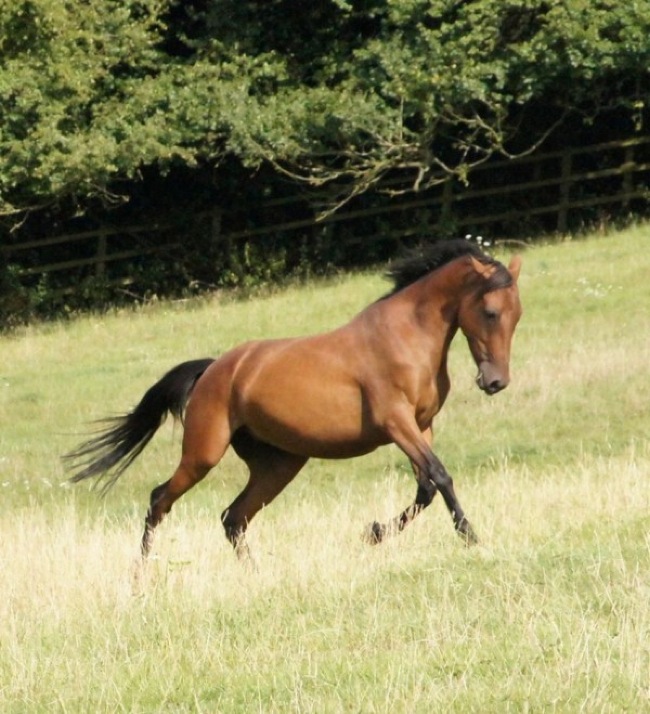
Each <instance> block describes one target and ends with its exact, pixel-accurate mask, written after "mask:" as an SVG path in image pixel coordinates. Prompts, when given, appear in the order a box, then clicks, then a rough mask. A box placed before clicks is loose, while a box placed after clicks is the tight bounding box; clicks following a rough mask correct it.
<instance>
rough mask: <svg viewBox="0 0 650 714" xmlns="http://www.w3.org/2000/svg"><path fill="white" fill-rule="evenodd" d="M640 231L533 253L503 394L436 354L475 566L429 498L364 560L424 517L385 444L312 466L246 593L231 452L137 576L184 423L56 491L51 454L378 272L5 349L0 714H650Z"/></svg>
mask: <svg viewBox="0 0 650 714" xmlns="http://www.w3.org/2000/svg"><path fill="white" fill-rule="evenodd" d="M649 233H650V226H648V225H640V226H637V227H634V228H630V229H627V230H625V231H622V232H619V233H612V234H610V235H606V236H600V237H591V238H588V239H584V240H574V241H565V242H562V243H556V244H549V245H540V246H536V247H533V248H530V249H527V250H526V251H525V254H524V264H523V269H522V276H521V280H520V284H521V292H522V300H523V303H524V310H525V313H524V317H523V318H522V322H521V323H520V326H519V328H518V332H517V336H516V340H515V345H514V354H513V362H512V373H513V381H512V384H511V386H510V387H509V388H508V390H506V391H505V392H503V393H502V394H499V395H498V396H495V397H493V398H492V399H490V398H488V397H486V396H485V395H483V394H481V392H480V391H479V390H478V389H476V387H475V386H474V383H473V378H474V374H475V368H474V367H473V365H472V363H471V358H470V357H469V353H468V350H467V348H466V345H465V344H464V341H463V339H462V338H458V339H457V341H456V342H455V343H454V345H453V349H452V358H451V373H452V382H453V386H452V392H451V396H450V398H449V400H448V403H447V405H446V406H445V410H444V411H443V413H442V414H441V415H440V416H439V418H438V419H437V420H436V423H435V427H436V436H435V449H436V452H437V454H438V455H439V456H440V458H441V459H442V460H443V462H444V463H445V464H446V465H447V467H448V469H449V471H450V472H451V473H452V474H453V475H454V477H455V482H456V489H457V492H458V494H459V497H460V500H461V503H462V504H463V506H464V508H465V510H466V512H467V514H468V517H469V518H470V520H471V521H472V523H473V525H474V527H475V528H476V530H477V532H478V535H479V537H480V539H481V544H480V545H479V546H477V547H475V548H470V549H466V548H464V547H463V545H462V543H461V541H460V539H458V538H457V537H456V536H455V534H454V532H453V528H452V525H451V521H450V518H449V515H448V514H447V512H446V509H445V508H444V505H443V503H442V501H438V499H436V501H434V504H433V505H432V506H431V508H430V509H429V510H428V511H427V512H426V513H425V514H424V515H423V516H422V517H421V518H420V519H419V520H418V521H417V522H416V523H414V524H413V525H412V526H411V527H409V529H407V530H406V531H405V532H404V533H403V534H402V535H401V536H399V537H398V538H396V539H393V540H391V541H388V542H386V543H385V544H382V545H381V546H379V547H375V548H373V547H370V546H367V545H365V544H364V543H363V542H362V540H361V538H360V535H361V533H362V531H363V528H364V526H365V525H366V524H367V523H368V522H370V521H372V520H374V519H375V518H380V519H385V518H387V517H390V516H393V515H395V514H396V513H397V512H398V511H399V510H401V508H403V507H404V506H405V505H407V504H408V503H410V502H411V501H412V498H413V496H414V491H415V486H414V481H413V478H412V476H411V474H410V470H409V467H408V464H407V462H406V459H405V458H404V457H403V456H402V455H401V454H400V453H399V452H398V451H397V450H396V449H394V448H392V447H391V448H385V449H381V450H379V451H377V452H375V453H374V454H371V455H369V456H367V457H364V458H362V459H357V460H354V461H342V462H326V461H314V462H311V463H310V464H309V465H308V466H307V468H306V469H305V470H304V471H303V473H301V475H300V476H299V477H298V479H297V480H296V481H295V482H294V484H292V485H291V486H290V487H289V488H288V489H287V491H286V492H285V493H284V494H282V496H280V497H279V498H278V500H277V501H276V502H274V503H273V504H272V505H271V506H270V507H269V508H268V509H265V510H264V511H263V512H262V513H261V514H260V515H259V516H258V518H256V519H255V521H254V522H253V524H252V526H251V528H250V531H249V533H250V536H249V542H250V544H251V548H252V549H253V551H254V553H255V556H256V561H257V570H256V571H255V572H251V571H250V570H248V569H246V568H243V567H242V566H241V565H240V564H239V563H238V562H237V561H236V559H235V557H234V556H233V554H232V552H231V548H230V546H229V545H228V543H227V542H226V540H225V538H224V537H223V533H222V529H221V525H220V522H219V514H220V513H221V511H222V510H223V508H224V507H225V506H226V505H227V504H228V503H230V501H231V500H232V498H233V497H234V496H235V495H236V493H237V492H238V491H239V490H240V489H241V487H242V486H243V484H244V482H245V471H244V467H243V466H242V465H241V464H240V463H239V462H237V460H236V459H235V458H234V457H232V456H227V457H226V459H225V460H224V462H223V463H222V464H221V465H220V466H219V467H218V469H216V470H215V472H214V473H213V474H212V475H211V476H210V477H208V478H207V479H206V480H205V481H204V482H203V483H202V484H200V485H199V486H198V487H196V488H195V489H194V490H193V491H191V492H190V493H189V494H188V495H187V496H186V497H185V498H184V499H183V500H181V501H180V502H179V503H178V504H177V505H176V506H175V508H174V511H173V512H172V514H171V515H170V517H169V518H168V519H167V520H166V521H165V522H164V523H163V525H162V526H161V527H160V528H159V529H158V531H157V540H156V544H155V557H154V559H153V560H152V561H151V563H150V567H149V568H148V570H147V571H146V573H145V574H144V576H143V577H142V578H140V579H139V580H136V579H134V577H133V565H134V562H135V559H136V556H137V549H138V540H139V537H140V534H141V526H142V519H143V516H144V512H145V510H146V506H147V500H148V494H149V491H150V490H151V488H152V487H153V486H155V485H156V484H157V483H159V482H161V481H163V480H165V479H166V478H168V476H169V475H170V471H171V469H173V467H174V466H175V462H176V460H177V458H178V454H179V436H180V427H175V428H174V427H172V426H171V425H169V426H165V427H164V428H163V429H162V430H161V432H160V434H159V435H158V436H157V437H156V439H155V440H154V442H153V443H152V445H151V446H150V447H149V448H148V450H147V451H146V452H145V453H144V454H143V456H142V457H141V458H140V459H139V460H138V462H136V464H135V465H134V466H133V467H132V469H131V470H130V471H129V472H127V474H126V475H125V476H124V477H123V479H122V480H121V481H120V482H119V484H118V485H117V486H116V488H115V489H114V490H113V491H111V492H110V494H109V495H108V496H107V497H106V498H104V499H102V498H99V497H98V495H97V493H96V492H93V491H92V490H91V489H90V488H88V487H87V485H86V484H83V485H79V486H76V487H69V486H68V485H67V484H66V483H65V478H66V475H65V474H64V472H63V470H62V467H61V463H60V459H59V457H60V455H61V454H62V453H63V452H65V451H66V450H68V449H70V448H72V447H73V446H74V445H76V443H77V442H78V441H79V439H80V437H81V436H82V431H83V429H84V426H87V424H88V422H89V421H91V420H93V419H96V418H99V417H101V416H104V415H106V414H112V413H116V412H121V411H123V410H125V409H126V408H130V407H131V406H133V405H134V403H135V402H136V401H137V400H139V398H140V396H141V395H142V393H143V391H144V390H145V389H146V388H147V387H148V386H150V385H151V384H152V383H153V382H154V381H155V380H156V379H158V377H159V376H161V374H162V373H163V372H164V371H166V370H167V369H168V368H169V367H171V366H172V365H174V364H176V363H178V362H181V361H183V360H185V359H190V358H194V357H202V356H207V355H216V354H218V353H220V352H222V351H224V350H226V349H227V348H229V347H231V346H233V345H235V344H237V343H238V342H240V341H243V340H244V339H247V338H251V337H260V336H265V337H272V336H279V335H288V334H301V333H307V332H315V331H320V330H323V329H326V328H328V327H333V326H336V325H338V324H340V323H341V322H343V321H344V320H347V319H348V318H349V317H351V316H352V315H353V314H354V313H355V312H357V311H358V310H359V309H361V308H362V307H363V306H365V305H366V304H367V303H368V302H370V301H371V300H374V299H375V298H376V297H378V296H379V295H381V294H382V293H383V292H384V291H385V290H386V284H385V283H384V282H383V280H382V278H381V276H380V272H379V271H378V272H377V273H376V274H374V273H373V274H370V273H369V274H362V275H352V276H342V277H340V278H337V279H332V280H329V281H327V282H320V283H314V284H310V285H307V286H296V287H292V288H287V289H283V290H281V291H277V292H275V293H273V294H269V295H266V296H260V297H257V298H256V299H252V300H249V301H237V300H234V299H232V298H228V297H227V296H223V295H221V296H214V297H212V298H210V299H204V300H197V301H193V302H180V303H159V304H156V305H151V306H147V307H145V308H141V309H138V310H135V311H122V312H119V313H116V314H109V315H104V316H91V317H82V318H79V319H75V320H74V321H71V322H69V323H67V324H48V325H42V326H36V327H32V328H28V329H25V330H24V331H22V332H20V333H17V334H15V335H12V336H3V337H1V338H0V489H1V493H2V499H1V500H0V543H1V544H2V546H1V548H0V559H1V561H2V566H1V568H2V570H1V572H2V578H1V580H0V711H2V712H11V713H16V714H23V713H25V712H27V713H29V714H31V712H43V713H45V712H47V713H48V714H50V713H51V712H83V713H86V712H129V713H130V714H135V713H138V712H179V713H180V712H264V713H266V712H314V713H316V712H318V713H319V714H320V713H323V712H361V713H365V712H387V713H388V712H390V713H391V714H392V713H394V712H425V711H426V712H430V711H434V712H481V713H483V712H494V713H495V714H496V713H501V712H562V713H564V712H588V713H591V712H612V713H618V712H623V711H630V712H643V711H650V606H649V603H650V483H649V472H650V442H649V440H648V435H649V434H650V367H649V362H650V263H649V261H648V257H647V256H648V248H649V247H650V239H649V237H648V234H649ZM499 257H502V258H503V259H504V260H505V259H506V258H507V256H506V255H504V254H500V255H499Z"/></svg>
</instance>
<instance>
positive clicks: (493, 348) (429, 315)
mask: <svg viewBox="0 0 650 714" xmlns="http://www.w3.org/2000/svg"><path fill="white" fill-rule="evenodd" d="M520 267H521V258H520V257H519V256H514V257H513V258H512V260H511V261H510V264H509V266H508V267H507V268H506V267H505V266H504V265H503V264H502V263H500V262H498V261H497V260H495V259H493V258H492V257H490V256H488V255H486V254H484V253H483V252H482V251H481V249H480V248H479V247H478V246H476V245H475V244H473V243H471V242H469V241H468V240H464V239H451V240H443V241H437V242H435V243H433V244H430V245H429V246H428V247H426V248H421V249H420V250H418V251H413V252H412V253H411V254H409V255H407V256H406V257H403V258H402V259H400V260H398V261H396V262H395V263H394V264H393V265H392V267H389V269H388V272H387V276H388V277H389V278H390V279H392V282H393V287H392V289H391V290H390V291H389V292H388V293H387V294H386V295H384V296H383V297H381V298H379V299H378V300H377V301H375V302H374V303H372V304H370V305H369V306H367V307H366V308H365V309H364V310H362V311H361V312H360V313H359V314H357V315H356V316H355V317H353V318H352V320H351V321H350V322H348V323H347V324H344V325H343V326H341V327H338V328H336V329H333V330H332V331H329V332H325V333H320V334H316V335H312V336H306V337H298V338H286V339H266V340H257V341H250V342H246V343H244V344H241V345H239V346H237V347H235V348H233V349H231V350H229V351H227V352H225V353H224V354H222V355H221V356H220V357H218V358H217V359H213V358H206V359H198V360H191V361H188V362H183V363H181V364H179V365H177V366H176V367H174V368H173V369H172V370H170V371H169V372H167V374H165V375H164V376H163V377H162V378H161V379H160V380H159V381H158V382H157V383H156V384H154V385H153V386H152V387H151V388H150V389H149V390H148V391H147V392H146V393H145V394H144V396H143V397H142V399H141V400H140V402H139V403H138V404H137V406H136V407H135V408H134V409H133V410H132V411H130V412H128V413H126V414H123V415H121V416H117V417H112V418H109V419H106V420H103V422H102V423H103V424H104V427H103V429H102V430H100V431H99V432H96V433H95V435H94V436H93V437H92V438H90V439H88V440H87V441H85V442H84V443H82V444H81V445H80V446H79V447H77V448H76V449H75V450H74V451H71V452H69V453H68V454H66V455H65V457H64V459H65V460H66V462H67V464H68V467H69V468H70V470H71V471H72V472H74V473H73V475H72V476H71V481H73V482H79V481H83V480H85V479H88V478H91V477H99V480H98V481H97V482H96V483H103V487H104V489H105V490H107V489H109V488H110V487H111V486H112V485H113V484H114V483H115V482H116V481H117V479H118V478H119V477H120V476H121V475H122V474H123V472H124V471H125V470H126V469H127V467H128V466H129V465H130V464H131V463H132V462H133V461H134V459H135V458H136V457H137V456H138V455H139V454H140V453H141V451H142V450H143V449H144V448H145V446H146V445H147V444H148V442H149V441H150V439H151V438H152V437H153V435H154V434H155V432H156V431H157V429H158V428H159V427H160V426H161V424H162V422H163V421H164V420H165V418H166V417H167V415H169V414H171V415H172V416H173V417H174V418H175V419H177V420H180V421H182V423H183V439H182V454H181V458H180V462H179V464H178V466H177V468H176V470H175V471H174V473H173V475H172V476H171V478H170V479H169V480H167V481H165V482H164V483H162V484H160V485H159V486H157V487H156V488H154V489H153V491H152V492H151V495H150V499H149V509H148V511H147V514H146V518H145V524H144V532H143V534H142V540H141V544H140V551H141V556H142V558H143V560H144V559H145V558H146V556H147V554H148V553H149V552H150V549H151V545H152V537H153V534H154V530H155V529H156V526H158V524H159V523H160V522H161V520H162V519H163V517H164V516H165V515H166V514H167V513H169V511H170V509H171V508H172V505H173V504H174V503H175V502H176V501H177V500H178V499H179V498H180V497H181V496H182V495H183V494H185V493H186V492H187V491H189V490H190V489H191V488H192V487H193V486H195V485H196V484H197V483H198V482H199V481H201V480H202V479H203V478H204V477H205V476H206V475H207V473H208V472H209V471H210V470H211V469H212V468H213V467H214V466H216V465H217V464H218V462H219V461H220V460H221V458H222V457H223V456H224V454H225V452H226V450H227V449H228V447H229V446H232V448H233V449H234V451H235V453H236V454H237V455H238V456H239V457H240V458H241V459H242V460H243V461H244V462H245V464H246V466H247V467H248V472H249V476H248V482H247V484H246V486H245V488H244V489H243V490H242V491H241V493H240V494H239V495H238V496H237V497H236V498H235V500H234V501H233V502H232V503H231V504H230V506H229V507H228V508H226V509H225V511H224V512H223V514H222V515H221V521H222V524H223V527H224V530H225V534H226V537H227V538H228V540H229V541H230V543H231V544H232V546H233V547H234V550H235V553H236V554H237V555H238V556H240V557H246V556H248V555H249V550H248V546H247V544H246V540H245V533H246V530H247V528H248V526H249V524H250V522H251V520H252V519H253V517H254V516H255V514H256V513H257V512H258V511H259V510H260V509H261V508H262V507H263V506H266V505H268V504H270V503H271V501H273V499H274V498H275V497H276V496H277V495H278V494H279V493H280V492H281V491H282V490H283V489H284V488H285V487H286V486H287V485H288V484H289V483H290V482H291V481H292V479H293V478H294V477H295V476H296V475H297V474H298V472H299V471H300V470H301V469H302V468H303V466H304V465H305V464H306V463H307V461H308V460H309V459H310V458H321V459H348V458H352V457H356V456H360V455H363V454H367V453H369V452H371V451H374V450H375V449H377V448H378V447H380V446H384V445H386V444H390V443H393V444H396V445H397V446H398V447H399V449H401V450H402V451H403V452H404V454H405V455H406V456H407V457H408V459H409V460H410V462H411V465H412V468H413V471H414V474H415V478H416V483H417V490H416V495H415V500H414V501H413V503H411V504H410V505H409V506H408V507H407V508H406V509H404V510H403V511H402V512H401V513H400V514H399V515H397V516H396V517H395V518H393V519H391V520H389V522H388V523H379V522H374V523H372V524H370V526H368V528H367V530H366V537H367V539H368V540H369V541H370V542H371V543H380V542H381V541H382V540H384V538H385V537H386V536H388V535H391V534H394V533H398V532H400V531H402V530H403V529H404V528H405V527H406V526H407V525H408V524H409V523H411V522H412V521H413V520H414V519H415V517H416V516H417V515H418V514H419V513H421V512H422V511H423V510H424V509H425V508H427V506H429V504H430V503H431V501H432V500H433V498H434V496H435V494H436V492H438V491H440V494H441V495H442V498H443V499H444V502H445V504H446V506H447V508H448V510H449V512H450V514H451V517H452V521H453V525H454V528H455V530H456V531H457V532H458V533H459V534H460V535H461V537H462V538H463V539H464V540H465V542H466V544H468V545H469V544H472V543H475V542H477V540H478V539H477V536H476V534H475V532H474V530H473V528H472V526H471V525H470V523H469V521H468V519H467V518H466V516H465V513H464V511H463V509H462V507H461V504H460V502H459V500H458V497H457V496H456V493H455V490H454V484H453V480H452V478H451V476H450V475H449V474H448V473H447V471H446V470H445V467H444V466H443V464H442V463H441V462H440V460H439V459H438V458H437V457H436V456H435V454H434V453H433V451H432V447H431V442H432V436H433V431H432V422H433V419H434V417H435V416H436V414H437V413H438V412H439V411H440V409H441V408H442V406H443V404H444V402H445V400H446V398H447V395H448V393H449V390H450V379H449V375H448V370H447V354H448V351H449V346H450V344H451V341H452V339H453V338H454V336H455V334H456V333H457V332H458V330H459V329H460V331H461V332H462V333H463V334H464V335H465V337H466V339H467V343H468V346H469V350H470V352H471V355H472V357H473V359H474V362H475V364H476V367H477V369H478V375H477V377H476V384H477V386H478V387H479V388H480V389H481V390H483V392H485V393H486V394H488V395H494V394H496V393H497V392H499V391H501V390H502V389H504V388H505V387H506V386H507V385H508V383H509V381H510V374H509V363H510V350H511V343H512V338H513V334H514V331H515V328H516V325H517V323H518V321H519V319H520V317H521V314H522V308H521V302H520V298H519V291H518V286H517V280H518V276H519V272H520Z"/></svg>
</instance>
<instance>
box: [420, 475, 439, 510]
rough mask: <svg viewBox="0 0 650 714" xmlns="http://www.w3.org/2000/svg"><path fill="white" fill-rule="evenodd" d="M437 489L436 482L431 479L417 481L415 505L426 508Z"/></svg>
mask: <svg viewBox="0 0 650 714" xmlns="http://www.w3.org/2000/svg"><path fill="white" fill-rule="evenodd" d="M437 490H438V488H437V486H436V484H435V483H434V482H433V481H432V480H431V479H422V481H421V482H419V483H418V491H417V494H416V496H415V503H416V505H417V506H420V507H421V508H426V507H427V506H428V505H429V504H430V503H431V501H433V497H434V496H435V495H436V491H437Z"/></svg>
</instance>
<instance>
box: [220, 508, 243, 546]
mask: <svg viewBox="0 0 650 714" xmlns="http://www.w3.org/2000/svg"><path fill="white" fill-rule="evenodd" d="M221 524H222V525H223V530H224V532H225V534H226V538H227V539H228V540H229V541H230V542H231V543H232V545H233V546H236V545H237V541H238V540H239V539H240V538H241V537H242V535H243V534H244V531H245V530H246V521H241V520H240V519H238V518H236V515H235V513H234V512H233V509H232V508H226V510H225V511H224V512H223V513H222V514H221Z"/></svg>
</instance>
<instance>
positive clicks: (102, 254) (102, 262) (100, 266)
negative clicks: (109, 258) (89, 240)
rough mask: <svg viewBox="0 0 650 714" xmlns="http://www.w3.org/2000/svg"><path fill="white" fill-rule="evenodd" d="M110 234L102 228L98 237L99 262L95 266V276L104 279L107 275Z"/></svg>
mask: <svg viewBox="0 0 650 714" xmlns="http://www.w3.org/2000/svg"><path fill="white" fill-rule="evenodd" d="M107 235H108V232H107V230H106V229H105V228H102V229H101V230H100V232H99V233H98V235H97V255H96V257H97V262H96V264H95V276H96V277H97V278H103V277H104V275H105V274H106V251H107Z"/></svg>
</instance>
